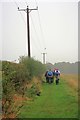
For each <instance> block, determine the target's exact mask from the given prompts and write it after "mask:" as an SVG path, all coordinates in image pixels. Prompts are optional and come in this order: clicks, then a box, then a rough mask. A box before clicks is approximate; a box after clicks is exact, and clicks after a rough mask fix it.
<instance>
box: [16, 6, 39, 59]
mask: <svg viewBox="0 0 80 120" xmlns="http://www.w3.org/2000/svg"><path fill="white" fill-rule="evenodd" d="M32 10H38V7H37V8H35V9H29V7H28V6H27V8H26V9H19V7H18V11H25V12H26V13H27V38H28V57H29V58H30V57H31V53H30V27H29V13H30V12H31V11H32Z"/></svg>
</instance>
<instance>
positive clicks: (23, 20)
mask: <svg viewBox="0 0 80 120" xmlns="http://www.w3.org/2000/svg"><path fill="white" fill-rule="evenodd" d="M14 3H15V5H16V6H17V8H18V7H19V6H18V4H17V2H16V1H15V0H14ZM19 13H20V15H21V18H22V20H23V21H24V23H25V24H26V22H25V19H24V17H23V14H22V13H21V12H19Z"/></svg>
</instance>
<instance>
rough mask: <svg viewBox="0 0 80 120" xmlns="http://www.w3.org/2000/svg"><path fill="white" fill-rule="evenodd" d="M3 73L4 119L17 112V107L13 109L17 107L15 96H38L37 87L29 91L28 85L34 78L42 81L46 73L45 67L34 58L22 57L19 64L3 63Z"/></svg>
mask: <svg viewBox="0 0 80 120" xmlns="http://www.w3.org/2000/svg"><path fill="white" fill-rule="evenodd" d="M2 71H3V72H2V78H3V80H2V86H3V95H2V100H3V102H2V111H3V117H9V115H10V114H12V113H16V112H17V111H15V107H12V106H13V105H15V104H14V103H15V101H14V99H13V98H14V95H15V94H18V95H21V96H22V97H24V96H25V93H27V94H26V95H29V94H35V95H36V91H37V87H36V88H35V86H34V85H33V87H32V88H29V89H27V87H26V84H29V82H31V81H32V79H33V78H34V77H38V78H39V79H40V78H41V76H42V75H43V73H44V71H45V66H44V65H43V64H42V63H41V62H39V61H36V60H34V59H32V58H28V57H20V59H19V63H18V64H17V63H12V62H7V61H3V62H2ZM30 91H31V92H30ZM29 96H31V95H29ZM32 96H33V95H32Z"/></svg>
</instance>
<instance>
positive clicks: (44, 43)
mask: <svg viewBox="0 0 80 120" xmlns="http://www.w3.org/2000/svg"><path fill="white" fill-rule="evenodd" d="M35 3H36V6H38V3H37V1H36V0H35ZM37 13H38V19H39V26H40V30H41V34H42V39H43V43H44V48H46V44H45V38H44V34H43V29H42V25H41V19H40V14H39V9H38V11H37Z"/></svg>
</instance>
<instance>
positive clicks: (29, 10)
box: [18, 6, 38, 13]
mask: <svg viewBox="0 0 80 120" xmlns="http://www.w3.org/2000/svg"><path fill="white" fill-rule="evenodd" d="M27 9H28V12H31V11H32V10H38V7H36V8H34V9H29V7H28V6H27ZM27 9H19V7H18V11H25V12H26V13H27Z"/></svg>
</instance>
